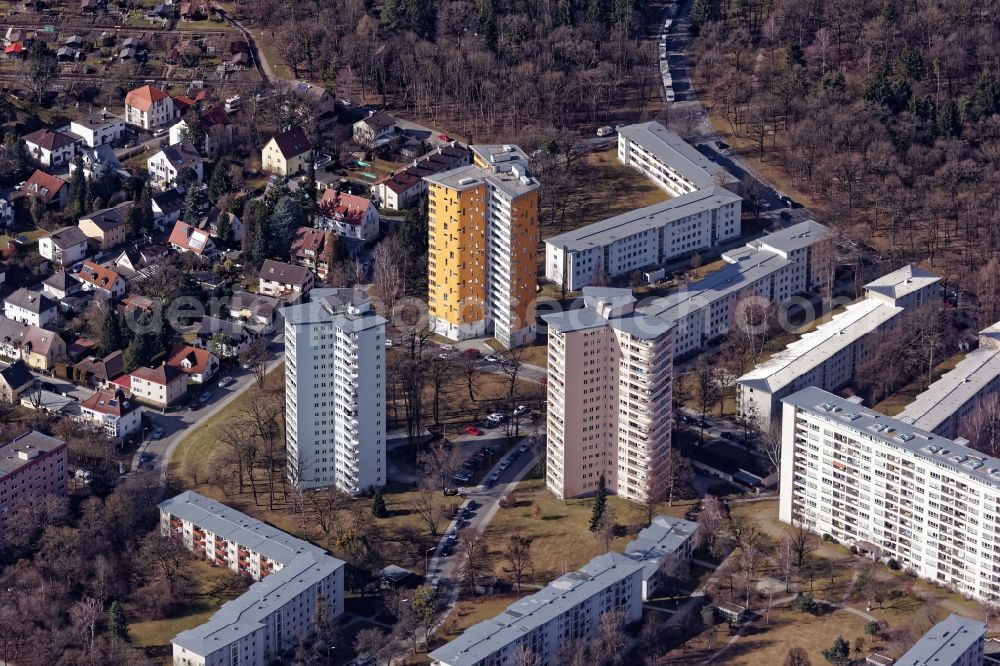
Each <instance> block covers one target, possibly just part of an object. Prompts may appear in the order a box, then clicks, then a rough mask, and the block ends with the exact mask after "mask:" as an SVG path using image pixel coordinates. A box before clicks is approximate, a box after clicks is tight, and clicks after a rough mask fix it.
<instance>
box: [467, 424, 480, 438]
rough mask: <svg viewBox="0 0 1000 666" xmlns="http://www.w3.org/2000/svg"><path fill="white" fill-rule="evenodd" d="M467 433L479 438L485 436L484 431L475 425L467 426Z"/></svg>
mask: <svg viewBox="0 0 1000 666" xmlns="http://www.w3.org/2000/svg"><path fill="white" fill-rule="evenodd" d="M465 432H467V433H469V434H470V435H476V436H477V437H478V436H479V435H482V434H483V431H482V430H480V429H479V428H477V427H476V426H473V425H467V426H465Z"/></svg>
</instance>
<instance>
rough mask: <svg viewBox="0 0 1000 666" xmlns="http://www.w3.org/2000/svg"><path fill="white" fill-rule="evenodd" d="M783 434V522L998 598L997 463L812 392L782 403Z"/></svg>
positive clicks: (985, 596) (944, 582) (971, 591)
mask: <svg viewBox="0 0 1000 666" xmlns="http://www.w3.org/2000/svg"><path fill="white" fill-rule="evenodd" d="M825 406H829V407H830V409H829V410H827V409H825ZM852 417H853V419H852ZM878 428H882V430H881V431H879V430H878ZM781 433H782V439H781V442H782V446H781V450H782V457H781V480H780V488H781V495H780V502H779V518H780V519H781V520H782V521H784V522H786V523H790V522H792V521H793V519H794V520H796V521H801V522H802V523H803V524H804V525H805V526H807V527H808V528H809V529H811V530H812V531H815V532H817V533H820V534H831V535H832V536H834V537H836V538H837V539H839V540H841V541H842V542H843V543H845V544H847V545H858V547H859V548H862V549H863V550H866V551H871V550H872V547H874V548H875V549H876V552H877V555H878V556H879V557H881V559H883V560H888V559H889V558H892V559H895V560H896V561H897V562H898V563H899V564H900V565H901V566H902V567H903V568H904V569H910V570H913V571H914V572H915V573H916V574H917V575H919V576H920V577H922V578H925V579H927V580H930V581H932V582H934V583H937V584H939V585H942V586H946V587H949V588H951V589H954V590H956V591H958V592H959V593H961V594H964V595H969V596H971V597H974V598H976V599H980V600H988V599H996V598H997V597H998V596H1000V519H998V515H1000V513H998V511H1000V470H998V468H1000V460H997V459H995V458H984V457H983V456H982V455H981V454H978V453H976V452H975V451H973V450H971V449H968V448H966V447H964V446H961V445H959V444H956V443H955V442H952V441H951V440H948V439H946V438H943V437H939V436H935V435H933V434H931V433H928V432H926V431H920V430H918V429H916V428H914V427H913V426H912V425H909V424H905V423H903V422H900V421H897V420H896V419H892V418H889V417H885V416H881V415H879V414H877V413H876V412H873V411H872V410H868V409H862V408H859V407H857V406H856V405H852V404H851V403H849V402H847V401H845V400H843V399H841V398H838V397H837V396H834V395H833V394H830V393H827V392H825V391H821V390H819V389H806V390H804V391H802V392H800V393H797V394H795V395H793V396H791V397H790V398H789V399H788V401H786V403H785V405H784V417H783V419H782V426H781Z"/></svg>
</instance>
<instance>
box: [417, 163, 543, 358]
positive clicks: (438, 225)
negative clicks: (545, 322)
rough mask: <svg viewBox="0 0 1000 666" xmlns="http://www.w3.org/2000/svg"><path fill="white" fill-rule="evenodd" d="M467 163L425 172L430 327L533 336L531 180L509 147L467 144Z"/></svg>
mask: <svg viewBox="0 0 1000 666" xmlns="http://www.w3.org/2000/svg"><path fill="white" fill-rule="evenodd" d="M472 150H473V154H474V157H475V163H474V165H472V166H465V167H460V168H458V169H453V170H451V171H445V172H443V173H439V174H435V175H433V176H427V177H426V180H427V182H428V184H429V187H428V213H429V218H430V219H429V228H430V229H429V234H430V238H429V243H430V250H429V256H428V298H429V310H430V311H429V314H430V320H431V323H432V325H433V327H434V330H435V332H437V333H438V334H440V335H443V336H444V337H446V338H450V339H452V340H466V339H468V338H474V337H479V336H483V335H487V334H489V333H492V334H493V336H494V337H495V338H496V339H497V340H498V341H499V342H500V343H501V344H503V345H504V346H506V347H508V348H511V347H519V346H521V345H524V344H530V343H531V342H532V341H533V340H534V339H535V320H534V307H533V303H534V298H535V290H536V285H537V262H536V254H537V250H538V188H539V183H538V181H537V180H536V179H535V178H533V177H532V176H531V174H530V172H529V171H528V166H527V165H528V156H527V155H525V154H524V151H522V150H521V149H520V148H518V147H517V146H473V147H472Z"/></svg>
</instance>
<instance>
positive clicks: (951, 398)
mask: <svg viewBox="0 0 1000 666" xmlns="http://www.w3.org/2000/svg"><path fill="white" fill-rule="evenodd" d="M998 391H1000V323H996V324H994V325H993V326H990V327H989V328H987V329H985V330H983V331H980V333H979V348H978V349H974V350H973V351H971V352H969V353H968V354H967V355H966V357H965V358H964V359H962V360H961V361H959V362H958V364H957V365H956V366H955V367H954V368H953V369H952V370H951V371H950V372H947V373H945V374H944V375H942V377H941V378H940V379H938V380H937V381H936V382H934V383H933V384H931V385H930V386H929V387H927V390H926V391H924V392H923V393H921V394H920V395H918V396H917V398H916V399H915V400H914V401H913V402H911V403H910V404H909V405H907V406H906V408H905V409H904V410H903V411H902V412H900V413H899V414H897V415H896V416H897V417H898V418H899V419H900V420H901V421H909V422H910V423H912V424H914V425H915V426H917V427H919V428H923V429H924V430H930V431H931V432H933V433H934V434H936V435H941V436H942V437H947V438H949V439H955V438H956V437H958V436H959V435H961V434H962V424H963V422H964V421H965V419H966V417H968V416H969V415H970V414H971V413H972V412H973V411H974V410H975V409H976V408H977V407H978V406H979V405H981V404H982V403H983V401H984V400H986V399H987V398H989V397H990V396H993V395H996V394H997V392H998Z"/></svg>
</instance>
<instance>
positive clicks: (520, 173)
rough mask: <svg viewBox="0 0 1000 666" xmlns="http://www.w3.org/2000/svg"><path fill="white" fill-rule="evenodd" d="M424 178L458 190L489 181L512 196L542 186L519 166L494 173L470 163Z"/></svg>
mask: <svg viewBox="0 0 1000 666" xmlns="http://www.w3.org/2000/svg"><path fill="white" fill-rule="evenodd" d="M424 180H426V181H427V182H429V183H434V184H436V185H440V186H442V187H447V188H448V189H452V190H457V191H463V190H467V189H469V188H472V187H479V186H480V185H483V184H484V183H486V182H489V183H490V184H492V185H493V186H495V187H496V188H498V189H500V190H501V191H503V192H504V193H505V194H507V195H508V196H510V197H518V196H521V195H522V194H527V193H528V192H531V191H533V190H537V189H538V188H539V187H540V185H539V183H538V179H536V178H535V177H533V176H531V175H530V173H529V172H528V171H527V170H526V169H523V168H518V167H517V166H515V167H513V169H512V170H511V171H507V172H503V173H494V172H492V171H487V170H486V169H481V168H480V167H477V166H474V165H468V166H462V167H458V168H457V169H451V170H450V171H445V172H443V173H438V174H434V175H432V176H424Z"/></svg>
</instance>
